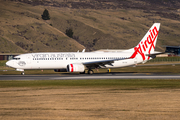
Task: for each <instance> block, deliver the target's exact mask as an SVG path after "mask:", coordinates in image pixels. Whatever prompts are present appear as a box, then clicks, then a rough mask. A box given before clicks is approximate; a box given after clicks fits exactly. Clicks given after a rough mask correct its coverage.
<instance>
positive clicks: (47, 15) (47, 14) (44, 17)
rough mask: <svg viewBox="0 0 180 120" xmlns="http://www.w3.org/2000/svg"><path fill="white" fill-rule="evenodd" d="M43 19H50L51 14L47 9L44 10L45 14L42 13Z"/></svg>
mask: <svg viewBox="0 0 180 120" xmlns="http://www.w3.org/2000/svg"><path fill="white" fill-rule="evenodd" d="M41 16H42V19H43V20H50V15H49V12H48V10H47V9H45V10H44V12H43V14H42V15H41Z"/></svg>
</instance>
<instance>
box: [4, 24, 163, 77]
mask: <svg viewBox="0 0 180 120" xmlns="http://www.w3.org/2000/svg"><path fill="white" fill-rule="evenodd" d="M159 29H160V23H154V24H153V26H152V27H151V28H150V29H149V31H148V32H147V33H146V35H145V36H144V37H143V38H142V40H141V41H140V42H139V44H138V45H137V46H136V47H134V48H131V49H128V50H123V51H121V52H118V51H117V52H84V51H83V52H41V53H27V54H21V55H18V56H16V57H14V58H13V59H12V60H9V61H7V62H6V65H7V66H9V67H12V68H15V69H16V70H17V71H22V74H24V70H27V69H41V70H42V69H54V71H55V72H80V73H85V70H88V73H89V74H93V70H92V69H96V68H108V69H109V68H119V67H126V66H132V65H135V64H138V63H145V62H147V61H148V60H151V59H153V58H155V57H156V55H157V54H159V53H156V52H155V51H154V49H155V46H156V42H157V37H158V33H159Z"/></svg>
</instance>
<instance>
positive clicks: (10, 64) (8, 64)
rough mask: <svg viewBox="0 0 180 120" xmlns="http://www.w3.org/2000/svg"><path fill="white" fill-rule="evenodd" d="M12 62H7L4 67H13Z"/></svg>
mask: <svg viewBox="0 0 180 120" xmlns="http://www.w3.org/2000/svg"><path fill="white" fill-rule="evenodd" d="M13 63H14V62H13V61H7V62H6V66H8V67H12V66H13Z"/></svg>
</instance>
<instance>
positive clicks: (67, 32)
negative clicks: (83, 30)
mask: <svg viewBox="0 0 180 120" xmlns="http://www.w3.org/2000/svg"><path fill="white" fill-rule="evenodd" d="M66 35H67V36H69V37H70V38H72V37H73V30H72V28H69V29H66Z"/></svg>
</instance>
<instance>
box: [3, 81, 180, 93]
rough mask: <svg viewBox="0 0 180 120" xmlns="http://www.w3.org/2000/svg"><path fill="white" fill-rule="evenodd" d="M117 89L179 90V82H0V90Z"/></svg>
mask: <svg viewBox="0 0 180 120" xmlns="http://www.w3.org/2000/svg"><path fill="white" fill-rule="evenodd" d="M63 86H64V87H67V86H69V87H71V86H72V87H75V86H76V87H116V88H117V87H119V89H129V90H136V89H141V88H174V89H175V88H180V80H151V79H149V80H146V79H145V80H144V79H137V80H133V79H124V80H123V79H112V80H110V79H107V80H99V79H96V80H32V81H23V80H22V81H19V80H16V81H0V88H6V87H63Z"/></svg>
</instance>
